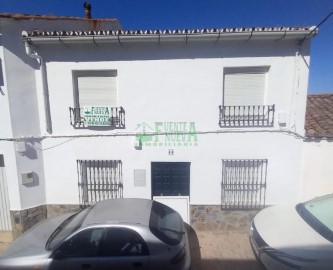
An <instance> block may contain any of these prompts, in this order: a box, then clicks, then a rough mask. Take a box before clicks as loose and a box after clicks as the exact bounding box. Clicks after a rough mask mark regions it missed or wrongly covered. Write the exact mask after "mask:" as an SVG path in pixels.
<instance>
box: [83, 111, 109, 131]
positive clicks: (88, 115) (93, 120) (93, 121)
mask: <svg viewBox="0 0 333 270" xmlns="http://www.w3.org/2000/svg"><path fill="white" fill-rule="evenodd" d="M110 112H111V109H110V107H106V106H98V107H93V106H91V107H84V108H83V119H84V124H85V126H88V127H100V126H110V125H111V114H110Z"/></svg>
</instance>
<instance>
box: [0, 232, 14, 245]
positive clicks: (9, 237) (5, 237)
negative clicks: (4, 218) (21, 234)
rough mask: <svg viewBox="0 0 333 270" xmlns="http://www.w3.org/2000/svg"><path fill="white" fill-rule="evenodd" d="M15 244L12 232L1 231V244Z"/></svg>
mask: <svg viewBox="0 0 333 270" xmlns="http://www.w3.org/2000/svg"><path fill="white" fill-rule="evenodd" d="M11 242H13V233H12V231H0V243H11Z"/></svg>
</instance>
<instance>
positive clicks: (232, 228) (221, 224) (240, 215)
mask: <svg viewBox="0 0 333 270" xmlns="http://www.w3.org/2000/svg"><path fill="white" fill-rule="evenodd" d="M190 209H191V226H192V227H193V229H195V230H197V231H207V230H208V231H219V232H237V231H238V232H246V231H248V230H249V229H250V225H251V221H252V219H253V217H254V216H255V215H256V213H258V211H259V210H229V209H228V210H225V209H221V206H220V205H205V206H202V205H191V206H190Z"/></svg>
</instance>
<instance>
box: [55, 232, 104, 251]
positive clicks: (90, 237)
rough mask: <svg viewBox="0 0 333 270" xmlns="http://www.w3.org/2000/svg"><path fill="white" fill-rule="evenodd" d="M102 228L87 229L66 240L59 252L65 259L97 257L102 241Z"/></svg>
mask: <svg viewBox="0 0 333 270" xmlns="http://www.w3.org/2000/svg"><path fill="white" fill-rule="evenodd" d="M103 231H104V229H103V228H96V229H87V230H84V231H81V232H79V233H78V234H76V235H74V236H73V237H72V238H71V239H69V240H67V241H66V242H65V243H64V244H63V245H62V246H61V247H60V251H61V252H62V254H63V256H65V257H67V258H72V257H95V256H98V255H99V243H100V241H101V239H102V235H103Z"/></svg>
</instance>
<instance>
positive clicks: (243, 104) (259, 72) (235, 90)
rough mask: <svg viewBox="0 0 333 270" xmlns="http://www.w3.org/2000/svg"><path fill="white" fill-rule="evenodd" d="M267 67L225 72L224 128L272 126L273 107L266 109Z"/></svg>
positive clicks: (227, 70)
mask: <svg viewBox="0 0 333 270" xmlns="http://www.w3.org/2000/svg"><path fill="white" fill-rule="evenodd" d="M267 74H268V68H267V67H250V68H227V69H225V70H224V87H223V105H222V106H220V121H219V124H220V126H221V127H229V126H230V127H237V126H239V127H244V126H252V127H253V126H272V125H273V121H274V105H266V102H265V98H266V89H267Z"/></svg>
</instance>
